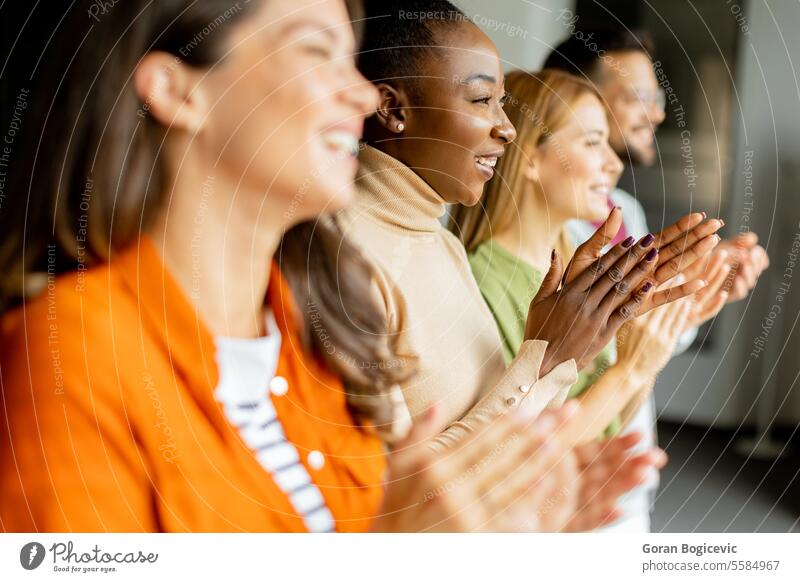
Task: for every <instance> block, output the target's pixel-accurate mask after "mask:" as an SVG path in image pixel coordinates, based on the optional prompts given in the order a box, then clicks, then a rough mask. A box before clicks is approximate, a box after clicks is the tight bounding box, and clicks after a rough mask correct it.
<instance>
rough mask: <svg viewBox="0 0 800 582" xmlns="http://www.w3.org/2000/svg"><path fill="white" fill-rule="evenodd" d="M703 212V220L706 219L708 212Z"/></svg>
mask: <svg viewBox="0 0 800 582" xmlns="http://www.w3.org/2000/svg"><path fill="white" fill-rule="evenodd" d="M701 214H702V215H703V220H705V219H706V213H705V212H702V213H701Z"/></svg>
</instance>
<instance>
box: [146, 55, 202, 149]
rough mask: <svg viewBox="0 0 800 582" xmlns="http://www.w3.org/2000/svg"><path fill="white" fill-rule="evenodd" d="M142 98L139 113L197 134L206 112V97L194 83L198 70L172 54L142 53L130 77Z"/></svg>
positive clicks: (169, 126)
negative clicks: (141, 57) (143, 54)
mask: <svg viewBox="0 0 800 582" xmlns="http://www.w3.org/2000/svg"><path fill="white" fill-rule="evenodd" d="M133 82H134V86H135V88H136V93H137V94H138V95H139V99H140V100H141V102H142V107H141V108H140V114H141V117H144V114H150V115H152V116H153V117H154V118H155V119H156V120H158V121H159V123H161V124H162V125H164V126H165V127H168V128H170V129H176V128H177V129H183V130H185V131H187V132H189V133H192V134H196V133H197V132H198V131H200V128H201V125H202V123H203V120H204V119H205V117H206V114H207V113H208V107H207V99H206V95H205V94H204V92H203V90H202V88H201V87H199V86H198V85H197V73H196V72H195V71H192V69H190V68H189V67H187V66H186V65H184V64H183V63H181V62H180V60H178V59H177V58H176V57H175V56H174V55H171V54H169V53H165V52H160V51H154V52H151V53H148V54H147V55H145V57H144V58H143V59H142V61H141V62H140V63H139V66H138V67H136V72H135V73H134V78H133Z"/></svg>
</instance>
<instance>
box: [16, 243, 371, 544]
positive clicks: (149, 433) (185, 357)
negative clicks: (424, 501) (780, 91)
mask: <svg viewBox="0 0 800 582" xmlns="http://www.w3.org/2000/svg"><path fill="white" fill-rule="evenodd" d="M271 271H272V276H271V279H270V285H269V297H268V300H269V302H270V304H271V306H272V309H273V312H274V314H275V318H276V322H277V324H278V327H279V329H280V331H281V334H282V337H283V341H282V344H281V351H280V358H279V363H278V370H277V373H278V374H279V375H281V376H283V377H285V378H286V379H287V380H288V381H289V386H290V388H289V391H288V393H287V394H286V395H284V396H272V397H271V398H272V401H273V404H274V406H275V408H276V410H277V413H278V416H279V418H280V420H281V423H282V424H283V427H284V431H285V433H286V437H287V439H288V440H289V441H290V442H292V443H293V444H294V445H295V446H296V448H297V450H298V452H299V456H300V458H301V460H302V462H303V463H304V464H305V466H306V469H307V470H308V472H309V474H310V475H311V477H312V480H313V481H314V483H315V484H316V485H317V486H318V488H319V490H320V492H321V493H322V495H323V497H324V499H325V502H326V504H327V506H328V508H329V509H330V511H331V512H332V514H333V516H334V518H335V520H336V529H337V530H338V531H363V530H365V529H366V528H367V527H368V526H369V522H370V517H371V516H373V515H375V513H376V512H377V510H378V505H379V503H380V499H381V496H382V487H381V479H382V476H383V471H384V467H385V465H384V457H383V453H382V448H381V444H380V442H379V441H378V440H377V439H376V438H375V437H374V436H372V435H370V434H369V433H367V432H365V431H362V430H360V429H358V428H355V427H354V424H353V421H352V419H351V416H350V414H349V413H348V411H347V408H346V406H345V398H344V393H343V389H342V385H341V383H340V381H339V380H338V379H337V378H336V377H334V376H333V375H332V374H331V373H330V372H329V371H327V370H325V369H324V368H323V367H322V366H321V365H320V363H319V362H318V361H316V360H315V359H313V358H311V357H309V356H308V355H306V354H305V353H303V351H302V348H301V344H300V338H299V336H298V332H297V329H296V328H295V325H294V322H293V319H292V309H293V306H292V303H291V297H290V294H289V291H288V288H287V286H286V284H285V282H284V281H283V280H282V278H281V276H280V273H279V271H278V267H277V265H274V266H273V268H272V270H271ZM214 355H215V345H214V340H213V338H212V336H211V334H210V333H209V331H208V329H207V328H206V327H205V326H204V325H203V322H202V321H201V320H200V318H199V316H198V314H197V312H196V311H195V309H194V307H193V306H192V304H191V303H190V302H189V300H188V299H187V298H186V297H185V296H184V294H183V292H182V290H181V289H180V288H179V287H178V284H177V282H176V281H174V280H173V279H172V278H171V276H170V275H169V273H168V272H167V271H166V269H165V267H164V265H163V263H162V262H161V259H160V257H159V256H158V254H157V252H156V250H155V248H154V247H153V245H152V242H150V241H149V240H148V239H146V238H143V239H142V240H141V241H140V242H139V243H138V244H135V245H132V246H131V247H130V248H128V249H125V250H123V251H120V252H117V253H115V254H114V255H113V257H112V259H111V260H110V261H109V262H108V263H107V264H105V265H103V266H98V267H94V268H92V269H89V270H88V271H85V272H73V273H70V274H66V275H61V276H58V277H56V278H54V279H52V280H50V281H49V283H48V286H47V288H46V289H45V290H44V291H43V292H42V293H41V294H40V295H39V296H37V297H36V298H34V299H32V300H30V301H28V302H27V303H26V304H25V305H23V306H21V307H19V308H17V309H15V310H13V311H11V312H8V313H7V314H5V315H4V316H3V317H2V319H1V320H0V390H2V402H0V530H3V531H42V532H45V531H47V532H64V531H109V532H139V531H213V532H217V531H290V532H291V531H305V527H304V524H303V521H302V519H301V517H300V516H299V515H297V514H296V512H295V510H294V509H293V506H292V505H291V503H290V501H289V499H288V497H287V496H286V495H285V494H284V493H283V492H282V491H281V490H280V489H279V488H278V486H277V485H276V484H275V482H274V481H273V479H272V478H271V476H270V474H269V473H268V472H267V471H266V470H265V469H264V468H263V467H262V465H261V464H260V463H259V461H258V460H257V459H256V457H255V455H254V454H253V452H252V451H251V450H250V449H249V448H248V447H247V446H246V445H245V444H244V442H243V441H242V439H241V438H240V436H239V433H238V432H237V429H236V428H235V427H233V426H232V425H231V424H230V423H229V421H228V420H227V418H226V416H225V414H224V413H223V410H222V407H221V405H220V404H219V403H218V402H217V401H216V400H215V398H214V388H215V387H216V386H217V380H218V371H217V366H216V363H215V357H214ZM266 389H267V388H266V387H265V390H266ZM313 450H316V451H320V452H322V453H323V455H324V459H325V463H324V465H323V466H322V468H312V467H311V466H309V464H308V463H307V454H308V452H310V451H313ZM315 466H316V465H315Z"/></svg>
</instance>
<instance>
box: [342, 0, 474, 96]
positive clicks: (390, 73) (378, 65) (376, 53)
mask: <svg viewBox="0 0 800 582" xmlns="http://www.w3.org/2000/svg"><path fill="white" fill-rule="evenodd" d="M364 12H365V17H366V20H365V22H364V27H363V30H362V41H361V49H360V53H359V55H358V61H357V64H358V68H359V70H360V71H361V74H362V75H364V76H365V77H366V78H367V79H369V80H370V81H372V82H378V81H384V80H385V81H398V82H401V83H403V84H405V85H406V86H407V88H409V89H410V90H411V91H412V92H413V90H414V77H415V76H417V75H418V74H419V71H420V68H421V62H422V60H423V59H424V58H427V57H428V56H429V55H431V54H432V53H433V52H434V51H435V50H436V47H438V46H440V42H439V41H438V40H437V37H436V35H437V33H439V32H441V31H442V30H444V29H446V28H449V27H453V26H457V25H458V24H459V23H462V22H464V21H466V20H467V17H466V15H465V14H464V13H463V12H462V11H461V10H460V9H459V8H457V7H456V6H455V5H454V4H453V3H452V2H449V1H448V0H365V1H364Z"/></svg>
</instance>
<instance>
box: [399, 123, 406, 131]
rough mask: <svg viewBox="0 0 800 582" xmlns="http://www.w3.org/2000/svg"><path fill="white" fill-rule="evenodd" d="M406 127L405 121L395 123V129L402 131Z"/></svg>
mask: <svg viewBox="0 0 800 582" xmlns="http://www.w3.org/2000/svg"><path fill="white" fill-rule="evenodd" d="M405 128H406V124H405V123H398V124H397V131H403V130H404V129H405Z"/></svg>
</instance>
